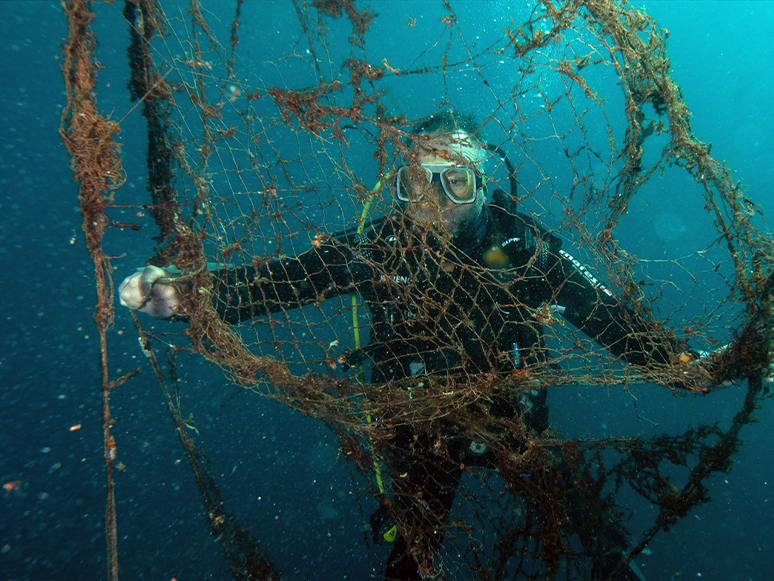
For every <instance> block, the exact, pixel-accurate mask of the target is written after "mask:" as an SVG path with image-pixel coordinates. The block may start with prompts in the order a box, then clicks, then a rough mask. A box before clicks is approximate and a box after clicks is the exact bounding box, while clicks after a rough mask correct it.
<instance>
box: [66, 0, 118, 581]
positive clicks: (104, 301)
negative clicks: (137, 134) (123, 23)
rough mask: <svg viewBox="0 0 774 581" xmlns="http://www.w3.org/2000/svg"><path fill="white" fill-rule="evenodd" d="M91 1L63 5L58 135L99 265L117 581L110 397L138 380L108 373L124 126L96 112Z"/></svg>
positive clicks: (111, 553)
mask: <svg viewBox="0 0 774 581" xmlns="http://www.w3.org/2000/svg"><path fill="white" fill-rule="evenodd" d="M90 6H91V3H90V2H87V1H86V0H67V1H66V2H64V3H63V8H64V12H65V15H66V17H67V25H68V30H69V33H68V38H67V41H66V43H65V44H64V45H63V47H62V51H63V54H64V58H63V62H62V73H63V75H64V81H65V89H66V95H67V104H66V106H65V107H64V110H63V112H62V121H61V126H60V129H59V134H60V136H61V137H62V140H63V141H64V143H65V146H66V147H67V150H68V151H69V153H70V156H71V168H72V170H73V173H74V178H75V180H76V181H78V182H79V188H78V199H79V202H80V209H81V213H82V215H83V222H82V226H81V227H82V229H83V232H84V234H85V235H86V246H87V247H88V249H89V254H90V255H91V258H92V262H93V263H94V282H95V286H96V291H97V305H96V312H95V313H94V315H93V319H94V322H95V324H96V326H97V329H98V332H99V350H100V373H101V378H102V432H103V452H104V461H105V471H106V493H107V500H106V507H105V536H106V542H107V568H108V578H109V579H110V580H111V581H117V580H118V536H117V527H116V500H115V483H114V481H113V460H115V458H116V447H115V439H114V438H113V436H112V435H111V433H110V428H111V426H112V424H113V420H112V418H111V414H110V401H109V399H110V391H111V390H112V389H113V388H115V387H117V386H118V385H120V384H121V383H123V382H124V381H125V380H126V379H128V378H129V377H131V376H132V375H133V374H132V373H130V374H127V375H124V376H123V377H121V378H119V379H117V380H115V381H111V380H110V374H109V370H108V345H107V335H106V333H107V330H108V329H109V328H111V327H112V325H113V316H114V309H113V281H112V278H111V272H112V267H111V264H110V259H109V258H108V257H107V256H105V254H104V252H103V249H102V240H103V237H104V235H105V232H106V230H107V229H108V228H109V227H110V226H111V224H110V220H109V219H108V218H107V217H106V216H105V208H106V207H107V206H108V205H110V204H111V203H112V202H113V193H112V191H111V190H114V189H116V188H118V187H120V186H121V185H122V184H123V183H124V181H125V175H124V172H123V169H122V167H121V155H120V150H119V146H118V144H117V143H116V142H115V139H114V138H115V136H116V135H117V134H118V133H119V132H120V126H119V125H118V124H117V123H116V122H114V121H109V120H107V119H106V118H105V117H104V116H103V115H102V114H101V113H100V112H99V109H98V106H97V99H96V96H95V95H96V94H95V92H94V89H95V86H96V79H97V70H98V68H99V65H98V63H97V61H96V54H95V47H96V36H95V34H94V32H93V31H92V28H91V23H92V21H93V19H94V17H95V14H94V13H93V12H92V11H91V10H90Z"/></svg>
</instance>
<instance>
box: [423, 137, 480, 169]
mask: <svg viewBox="0 0 774 581" xmlns="http://www.w3.org/2000/svg"><path fill="white" fill-rule="evenodd" d="M473 146H474V144H473V140H472V138H471V136H470V135H468V134H467V133H465V132H464V131H455V132H454V133H446V134H443V135H436V136H433V137H432V138H431V139H429V140H428V141H425V142H423V143H419V144H417V147H416V151H415V155H416V157H415V159H416V160H417V161H418V162H419V163H446V164H458V165H468V164H470V162H471V160H472V159H469V157H470V158H474V157H475V156H474V155H473V154H474V150H473ZM466 153H468V154H470V156H468V155H466Z"/></svg>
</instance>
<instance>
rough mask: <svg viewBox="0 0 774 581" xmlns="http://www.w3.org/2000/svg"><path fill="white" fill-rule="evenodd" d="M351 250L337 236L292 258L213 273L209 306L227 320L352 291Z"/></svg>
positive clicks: (238, 320) (242, 319)
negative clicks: (211, 303) (213, 306)
mask: <svg viewBox="0 0 774 581" xmlns="http://www.w3.org/2000/svg"><path fill="white" fill-rule="evenodd" d="M352 268H353V253H352V251H351V250H350V248H349V247H348V245H347V244H346V243H344V242H342V241H340V240H329V241H326V242H321V243H319V245H317V244H315V246H313V247H312V248H310V249H309V250H307V251H306V252H304V253H303V254H300V255H298V256H296V257H292V258H282V259H279V260H273V261H271V262H266V263H264V264H262V265H260V266H257V267H256V266H240V267H237V268H232V269H228V270H221V271H218V272H216V273H215V284H214V288H213V292H214V304H215V308H216V309H217V311H218V313H219V314H220V316H221V317H222V318H223V320H225V321H226V322H227V323H238V322H240V321H245V320H248V319H251V318H253V317H258V316H261V315H267V314H269V313H276V312H278V311H282V310H285V309H293V308H297V307H301V306H304V305H307V304H310V303H314V302H319V301H322V300H324V299H327V298H330V297H334V296H337V295H340V294H343V293H346V292H352V290H354V283H353V272H352Z"/></svg>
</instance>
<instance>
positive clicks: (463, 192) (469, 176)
mask: <svg viewBox="0 0 774 581" xmlns="http://www.w3.org/2000/svg"><path fill="white" fill-rule="evenodd" d="M441 183H442V184H443V189H444V190H445V191H446V193H447V195H448V196H449V197H450V198H451V199H452V201H453V202H470V201H472V200H473V199H474V198H475V197H476V188H475V184H476V178H475V176H474V175H473V172H472V171H471V170H470V169H468V168H464V167H452V168H449V169H445V170H443V172H441Z"/></svg>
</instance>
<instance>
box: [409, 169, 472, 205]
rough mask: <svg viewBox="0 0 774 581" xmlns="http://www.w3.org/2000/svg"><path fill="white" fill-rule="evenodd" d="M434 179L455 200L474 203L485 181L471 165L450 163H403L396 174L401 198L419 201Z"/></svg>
mask: <svg viewBox="0 0 774 581" xmlns="http://www.w3.org/2000/svg"><path fill="white" fill-rule="evenodd" d="M435 182H438V183H440V184H441V189H442V190H443V191H444V193H445V194H446V197H448V198H449V199H450V200H451V201H452V202H453V203H455V204H471V203H473V202H474V201H475V200H476V195H477V194H478V191H479V190H480V189H481V188H482V187H483V185H484V180H483V178H482V177H481V174H479V173H478V172H476V170H474V169H473V168H470V167H464V166H457V165H452V164H448V163H422V164H419V165H416V166H406V165H402V166H400V167H399V168H398V173H397V176H396V178H395V195H396V196H397V198H398V199H399V200H401V201H402V202H417V201H419V200H421V199H422V198H423V197H424V195H425V192H426V191H428V189H429V188H428V186H432V184H433V183H435Z"/></svg>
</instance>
